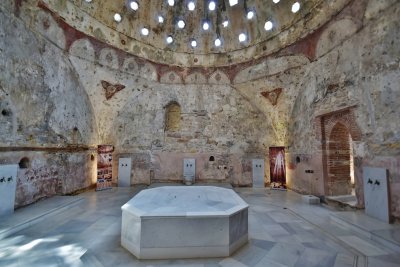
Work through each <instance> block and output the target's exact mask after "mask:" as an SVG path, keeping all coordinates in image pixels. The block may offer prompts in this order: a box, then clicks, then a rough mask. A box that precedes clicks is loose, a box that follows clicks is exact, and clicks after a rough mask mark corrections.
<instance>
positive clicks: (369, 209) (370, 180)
mask: <svg viewBox="0 0 400 267" xmlns="http://www.w3.org/2000/svg"><path fill="white" fill-rule="evenodd" d="M363 182H364V198H365V213H366V214H367V215H369V216H372V217H375V218H377V219H380V220H382V221H384V222H387V223H389V222H390V208H389V181H388V177H387V170H386V169H382V168H370V167H364V168H363Z"/></svg>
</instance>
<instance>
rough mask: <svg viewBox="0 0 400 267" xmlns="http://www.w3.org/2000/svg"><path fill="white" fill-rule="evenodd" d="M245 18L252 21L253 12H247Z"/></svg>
mask: <svg viewBox="0 0 400 267" xmlns="http://www.w3.org/2000/svg"><path fill="white" fill-rule="evenodd" d="M246 17H247V19H252V18H254V11H252V10H250V11H249V12H247V15H246Z"/></svg>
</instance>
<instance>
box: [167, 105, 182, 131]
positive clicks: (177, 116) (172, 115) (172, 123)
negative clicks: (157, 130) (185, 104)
mask: <svg viewBox="0 0 400 267" xmlns="http://www.w3.org/2000/svg"><path fill="white" fill-rule="evenodd" d="M180 128H181V106H180V105H179V104H178V103H177V102H171V103H169V104H168V105H167V106H166V107H165V131H169V132H177V131H179V130H180Z"/></svg>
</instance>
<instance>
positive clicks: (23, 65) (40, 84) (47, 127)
mask: <svg viewBox="0 0 400 267" xmlns="http://www.w3.org/2000/svg"><path fill="white" fill-rule="evenodd" d="M39 17H40V15H39ZM35 29H36V26H35V25H33V26H32V29H30V28H29V27H26V25H25V24H24V23H23V22H22V21H20V20H19V19H18V18H16V17H15V16H14V15H13V14H12V13H11V14H10V13H9V12H8V11H6V9H4V8H3V7H0V36H1V37H0V112H1V114H0V125H1V127H0V162H1V164H18V163H19V161H20V159H22V158H23V157H27V158H29V161H30V164H29V167H28V168H27V169H19V170H18V181H17V194H16V207H20V206H23V205H27V204H30V203H32V202H35V201H37V200H39V199H41V198H44V197H49V196H52V195H55V194H67V193H71V192H74V191H77V190H80V189H83V188H86V187H89V186H91V185H92V184H93V183H94V179H93V178H94V175H95V169H94V167H95V164H96V162H94V161H91V157H90V156H91V153H93V151H90V145H92V144H96V143H97V129H96V124H95V121H96V120H95V117H94V113H93V109H92V106H91V103H90V102H89V99H88V97H87V95H86V93H85V91H84V89H83V87H82V86H81V84H80V81H79V79H78V76H77V74H76V72H75V70H74V68H73V66H72V65H71V63H70V62H69V60H68V58H67V57H66V56H65V55H64V53H63V51H62V50H60V49H59V48H58V47H56V46H54V45H53V44H52V43H49V42H48V41H47V40H46V39H43V38H42V36H41V35H38V34H36V33H35ZM53 34H56V35H58V36H59V31H58V32H57V31H53ZM60 37H62V36H60ZM62 40H63V38H60V43H62V42H63V41H62Z"/></svg>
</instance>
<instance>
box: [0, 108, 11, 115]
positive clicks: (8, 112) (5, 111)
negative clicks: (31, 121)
mask: <svg viewBox="0 0 400 267" xmlns="http://www.w3.org/2000/svg"><path fill="white" fill-rule="evenodd" d="M1 115H3V116H9V115H10V111H9V110H6V109H3V110H2V111H1Z"/></svg>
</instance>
